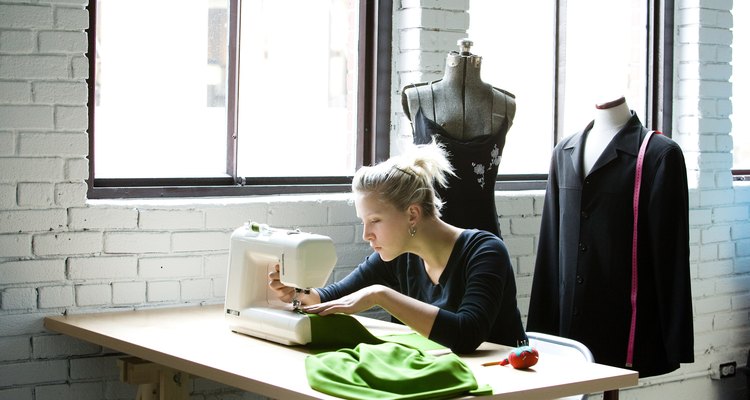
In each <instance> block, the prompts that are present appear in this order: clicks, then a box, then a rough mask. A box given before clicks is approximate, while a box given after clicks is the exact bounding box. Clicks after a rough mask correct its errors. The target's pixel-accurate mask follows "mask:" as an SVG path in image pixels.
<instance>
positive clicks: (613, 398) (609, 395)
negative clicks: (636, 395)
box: [604, 389, 620, 400]
mask: <svg viewBox="0 0 750 400" xmlns="http://www.w3.org/2000/svg"><path fill="white" fill-rule="evenodd" d="M619 398H620V391H619V390H617V389H615V390H607V391H605V392H604V400H617V399H619Z"/></svg>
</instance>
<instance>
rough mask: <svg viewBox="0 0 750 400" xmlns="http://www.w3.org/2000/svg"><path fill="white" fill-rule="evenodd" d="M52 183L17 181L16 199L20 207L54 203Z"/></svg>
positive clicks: (43, 205) (44, 205)
mask: <svg viewBox="0 0 750 400" xmlns="http://www.w3.org/2000/svg"><path fill="white" fill-rule="evenodd" d="M54 188H55V186H54V185H53V184H52V183H47V182H38V183H19V184H18V186H17V191H18V195H17V199H18V200H17V201H18V205H19V206H22V207H50V206H52V205H54V204H55V201H54Z"/></svg>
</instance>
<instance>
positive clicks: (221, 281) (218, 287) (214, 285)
mask: <svg viewBox="0 0 750 400" xmlns="http://www.w3.org/2000/svg"><path fill="white" fill-rule="evenodd" d="M211 290H212V293H213V296H214V297H226V295H227V279H226V276H225V277H223V278H214V279H212V280H211Z"/></svg>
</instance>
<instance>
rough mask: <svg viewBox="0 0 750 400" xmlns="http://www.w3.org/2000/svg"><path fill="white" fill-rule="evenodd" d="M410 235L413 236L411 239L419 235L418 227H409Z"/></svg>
mask: <svg viewBox="0 0 750 400" xmlns="http://www.w3.org/2000/svg"><path fill="white" fill-rule="evenodd" d="M409 234H410V235H411V237H414V235H416V234H417V227H415V226H411V227H409Z"/></svg>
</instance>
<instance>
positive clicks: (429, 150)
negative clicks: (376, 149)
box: [352, 140, 455, 217]
mask: <svg viewBox="0 0 750 400" xmlns="http://www.w3.org/2000/svg"><path fill="white" fill-rule="evenodd" d="M448 175H455V174H454V172H453V167H452V166H451V163H450V161H449V160H448V154H447V152H446V151H445V149H444V148H443V147H442V145H440V144H438V143H437V142H435V141H434V140H433V141H432V143H429V144H423V145H412V146H410V148H409V149H408V150H406V151H405V152H404V153H403V154H401V155H398V156H394V157H391V158H389V159H388V160H386V161H383V162H381V163H379V164H376V165H373V166H369V167H367V166H366V167H362V168H360V169H359V170H358V171H357V172H356V173H355V174H354V179H353V180H352V191H353V192H354V193H364V194H375V195H376V196H378V198H379V199H381V200H384V201H387V202H389V203H390V204H392V205H393V206H395V207H396V209H398V210H406V209H407V208H408V207H409V205H411V204H419V205H421V206H422V209H423V212H424V214H425V216H435V217H440V209H441V208H442V207H443V202H442V200H440V198H439V197H438V196H437V194H436V193H435V185H439V186H441V187H447V184H448Z"/></svg>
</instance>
